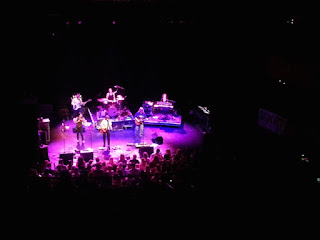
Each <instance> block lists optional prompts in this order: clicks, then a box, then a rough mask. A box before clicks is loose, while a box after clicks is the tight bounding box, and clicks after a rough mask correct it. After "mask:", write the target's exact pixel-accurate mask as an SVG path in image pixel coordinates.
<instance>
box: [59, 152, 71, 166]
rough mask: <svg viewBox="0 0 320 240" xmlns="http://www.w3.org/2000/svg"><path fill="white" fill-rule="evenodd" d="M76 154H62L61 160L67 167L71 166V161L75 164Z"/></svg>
mask: <svg viewBox="0 0 320 240" xmlns="http://www.w3.org/2000/svg"><path fill="white" fill-rule="evenodd" d="M73 156H74V153H60V156H59V157H60V159H62V160H63V163H64V164H65V165H67V164H69V161H72V162H73Z"/></svg>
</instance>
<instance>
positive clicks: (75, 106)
mask: <svg viewBox="0 0 320 240" xmlns="http://www.w3.org/2000/svg"><path fill="white" fill-rule="evenodd" d="M91 101H92V99H89V100H88V101H85V102H83V103H82V104H75V105H73V110H78V109H79V108H81V107H82V106H84V105H86V103H88V102H91Z"/></svg>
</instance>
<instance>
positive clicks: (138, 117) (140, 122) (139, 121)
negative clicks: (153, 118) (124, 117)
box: [134, 107, 146, 137]
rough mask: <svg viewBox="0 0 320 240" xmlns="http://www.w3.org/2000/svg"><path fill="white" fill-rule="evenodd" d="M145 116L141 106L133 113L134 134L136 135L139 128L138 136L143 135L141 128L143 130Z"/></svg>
mask: <svg viewBox="0 0 320 240" xmlns="http://www.w3.org/2000/svg"><path fill="white" fill-rule="evenodd" d="M145 118H146V114H145V112H144V109H143V107H140V108H139V110H138V111H137V112H136V114H135V115H134V120H135V124H136V127H135V135H136V136H138V131H139V129H140V132H139V136H140V137H142V136H143V130H144V119H145Z"/></svg>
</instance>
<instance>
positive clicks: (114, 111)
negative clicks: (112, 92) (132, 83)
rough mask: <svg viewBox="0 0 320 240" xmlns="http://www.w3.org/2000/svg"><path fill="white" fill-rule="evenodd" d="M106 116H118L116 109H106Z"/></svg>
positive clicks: (111, 107)
mask: <svg viewBox="0 0 320 240" xmlns="http://www.w3.org/2000/svg"><path fill="white" fill-rule="evenodd" d="M108 115H109V116H110V118H113V117H116V116H117V115H118V109H117V107H116V106H110V107H109V108H108Z"/></svg>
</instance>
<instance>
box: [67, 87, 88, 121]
mask: <svg viewBox="0 0 320 240" xmlns="http://www.w3.org/2000/svg"><path fill="white" fill-rule="evenodd" d="M90 101H91V99H89V100H88V101H86V102H83V101H82V97H81V94H80V93H77V94H76V96H75V97H73V98H72V99H71V105H72V110H73V118H76V117H77V116H78V115H79V113H83V111H82V107H83V106H84V105H85V104H86V103H87V102H90Z"/></svg>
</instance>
